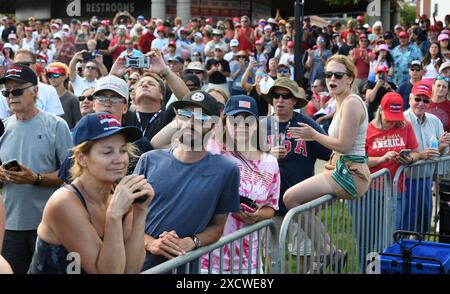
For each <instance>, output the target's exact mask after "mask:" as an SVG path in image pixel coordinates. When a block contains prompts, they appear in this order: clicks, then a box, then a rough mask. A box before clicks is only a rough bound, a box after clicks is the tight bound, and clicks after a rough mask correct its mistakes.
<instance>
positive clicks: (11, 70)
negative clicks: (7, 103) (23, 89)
mask: <svg viewBox="0 0 450 294" xmlns="http://www.w3.org/2000/svg"><path fill="white" fill-rule="evenodd" d="M7 80H13V81H16V82H18V83H22V84H25V83H31V84H33V85H37V83H38V78H37V75H36V74H35V73H34V71H32V70H31V69H30V68H29V67H28V66H25V65H19V64H15V65H11V66H9V67H8V69H7V70H6V72H5V74H4V75H3V77H2V78H1V79H0V84H4V83H5V82H6V81H7Z"/></svg>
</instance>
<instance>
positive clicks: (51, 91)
mask: <svg viewBox="0 0 450 294" xmlns="http://www.w3.org/2000/svg"><path fill="white" fill-rule="evenodd" d="M38 87H39V91H38V99H37V101H36V107H37V108H39V109H40V110H44V111H46V112H49V113H51V114H54V115H63V114H64V109H63V107H62V105H61V101H60V100H59V96H58V93H57V92H56V89H55V88H54V87H53V86H50V85H47V84H44V83H41V82H39V83H38ZM10 115H11V114H10V113H9V107H8V102H7V101H6V98H5V97H4V96H3V95H2V94H0V119H5V118H7V117H8V116H10Z"/></svg>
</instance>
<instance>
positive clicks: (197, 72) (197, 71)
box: [188, 70, 203, 75]
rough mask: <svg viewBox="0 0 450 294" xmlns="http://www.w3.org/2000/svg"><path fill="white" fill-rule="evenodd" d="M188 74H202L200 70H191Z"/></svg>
mask: <svg viewBox="0 0 450 294" xmlns="http://www.w3.org/2000/svg"><path fill="white" fill-rule="evenodd" d="M188 73H190V74H194V75H199V74H202V73H203V71H201V70H192V71H188Z"/></svg>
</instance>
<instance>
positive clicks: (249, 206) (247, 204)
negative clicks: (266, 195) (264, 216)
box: [240, 196, 258, 213]
mask: <svg viewBox="0 0 450 294" xmlns="http://www.w3.org/2000/svg"><path fill="white" fill-rule="evenodd" d="M240 205H241V209H242V210H243V211H246V212H250V213H254V212H255V211H257V210H258V204H256V202H255V201H254V200H251V199H250V198H247V197H244V196H240Z"/></svg>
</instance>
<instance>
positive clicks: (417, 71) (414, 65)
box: [397, 60, 423, 110]
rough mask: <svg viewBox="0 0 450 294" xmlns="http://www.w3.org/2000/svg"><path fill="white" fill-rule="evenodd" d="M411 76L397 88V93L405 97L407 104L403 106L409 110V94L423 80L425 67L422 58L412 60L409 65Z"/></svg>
mask: <svg viewBox="0 0 450 294" xmlns="http://www.w3.org/2000/svg"><path fill="white" fill-rule="evenodd" d="M409 76H410V77H411V78H410V79H409V81H406V82H403V83H402V84H400V86H399V87H398V89H397V93H399V94H400V95H401V96H402V97H403V101H404V104H405V105H404V106H403V107H404V108H403V110H407V109H408V108H409V95H410V94H411V90H412V87H413V85H414V84H416V83H418V82H419V81H420V80H422V76H423V67H422V62H421V61H420V60H414V61H413V62H411V65H410V66H409Z"/></svg>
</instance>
